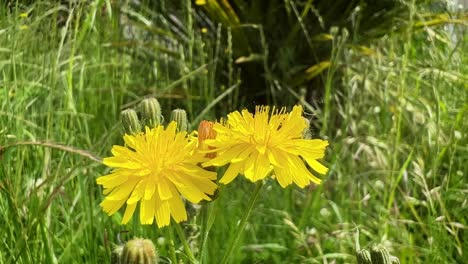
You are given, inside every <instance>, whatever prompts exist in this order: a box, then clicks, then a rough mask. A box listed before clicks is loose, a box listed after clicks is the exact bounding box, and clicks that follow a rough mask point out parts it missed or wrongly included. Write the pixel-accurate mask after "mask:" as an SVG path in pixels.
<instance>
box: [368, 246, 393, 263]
mask: <svg viewBox="0 0 468 264" xmlns="http://www.w3.org/2000/svg"><path fill="white" fill-rule="evenodd" d="M371 259H372V264H391V263H392V262H391V261H390V254H389V253H388V250H387V249H385V248H384V247H382V246H373V247H372V249H371Z"/></svg>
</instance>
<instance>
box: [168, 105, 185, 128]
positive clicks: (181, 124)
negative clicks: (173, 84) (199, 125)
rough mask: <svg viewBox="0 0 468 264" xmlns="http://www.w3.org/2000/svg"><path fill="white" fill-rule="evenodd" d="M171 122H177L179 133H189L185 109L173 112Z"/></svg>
mask: <svg viewBox="0 0 468 264" xmlns="http://www.w3.org/2000/svg"><path fill="white" fill-rule="evenodd" d="M171 121H176V122H177V130H178V131H187V129H188V121H187V113H186V112H185V110H184V109H174V110H172V112H171Z"/></svg>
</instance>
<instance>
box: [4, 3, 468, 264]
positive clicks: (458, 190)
mask: <svg viewBox="0 0 468 264" xmlns="http://www.w3.org/2000/svg"><path fill="white" fill-rule="evenodd" d="M158 3H159V4H157V6H156V9H154V8H153V9H152V8H149V7H147V5H149V4H150V3H146V4H147V5H139V6H132V5H127V6H117V5H115V3H113V2H111V1H94V2H88V3H79V4H77V5H72V4H60V3H49V2H41V1H39V2H37V3H34V4H32V5H28V6H26V5H21V4H19V3H14V4H12V5H11V6H9V7H7V6H6V5H2V6H0V74H1V75H0V76H1V77H0V105H1V106H0V146H9V145H11V144H15V143H18V142H26V141H27V142H30V141H34V142H38V141H40V142H45V141H46V142H54V143H56V144H61V145H65V146H69V147H72V148H75V150H73V149H72V151H71V152H64V151H62V150H58V149H56V148H50V147H47V146H37V145H36V146H16V147H12V148H8V149H6V150H5V153H3V156H2V159H1V160H0V196H1V198H0V231H1V233H2V234H3V235H2V236H1V238H0V262H2V263H3V262H5V263H105V262H108V261H109V258H110V250H111V244H112V243H116V242H117V239H116V237H117V234H118V233H119V232H120V231H123V230H127V231H129V232H128V234H127V235H125V234H122V238H123V239H124V240H125V239H127V238H129V237H133V236H143V237H146V238H149V239H152V240H153V241H154V242H155V243H156V242H157V247H158V249H159V251H160V255H162V256H166V257H168V256H169V254H170V250H171V247H170V243H169V240H170V238H171V237H176V234H175V232H174V233H173V231H172V230H171V229H170V228H164V229H157V228H156V226H140V225H139V224H138V220H135V221H133V222H132V223H131V224H129V225H126V226H121V225H119V222H120V217H121V216H120V215H119V214H116V215H114V216H112V217H109V216H107V215H106V214H105V213H104V212H102V211H101V209H100V207H99V203H100V201H101V200H102V198H103V197H102V195H101V190H100V189H99V188H98V186H97V185H96V183H95V178H96V177H97V176H99V175H103V174H105V173H106V172H108V169H107V168H105V167H104V166H101V165H100V164H99V163H97V162H95V161H92V160H90V159H87V158H86V157H84V156H83V155H80V154H79V153H78V154H77V153H75V152H76V151H77V150H78V149H83V150H87V151H90V152H92V153H94V154H96V155H98V156H100V157H104V156H107V155H109V150H110V148H111V146H112V145H113V144H121V143H122V139H121V135H122V133H123V131H122V130H121V128H120V125H119V121H118V120H119V113H120V111H121V110H122V109H124V108H126V107H132V106H134V105H135V104H136V103H138V102H139V100H141V99H142V98H144V97H145V96H149V95H153V96H156V97H157V98H158V99H159V101H160V102H161V105H162V107H163V112H164V114H165V115H166V117H167V114H168V113H169V112H170V110H171V109H173V108H176V107H181V108H185V109H186V110H187V111H188V114H189V116H190V118H191V120H193V123H192V127H193V128H195V127H196V126H197V122H198V121H199V120H200V119H202V118H207V119H214V118H219V117H221V116H223V115H224V114H226V113H227V112H229V111H231V110H235V109H239V108H240V107H243V106H247V107H251V106H252V105H253V104H255V102H249V101H244V99H243V98H244V97H243V95H242V94H241V93H239V90H238V87H239V85H238V84H239V82H240V80H239V69H238V68H237V66H236V65H235V63H234V58H233V53H232V52H233V51H232V42H231V39H232V38H231V33H230V31H229V30H228V29H226V28H223V27H221V26H217V25H216V26H214V27H213V28H214V29H216V30H212V29H213V28H210V31H209V32H207V33H203V32H201V31H200V28H198V27H197V25H196V23H195V22H194V19H195V18H194V12H193V10H194V7H193V6H192V5H191V2H189V1H182V3H181V4H180V8H179V12H178V13H175V14H170V13H169V11H168V9H167V7H166V5H165V2H164V1H161V2H158ZM407 8H408V10H409V11H410V12H408V17H407V18H406V20H407V21H406V22H407V23H408V25H410V26H408V27H407V28H406V29H405V30H404V31H403V32H401V31H398V32H387V33H386V34H385V35H384V36H383V37H382V38H379V39H376V40H373V41H371V42H369V43H362V42H359V43H357V42H354V40H353V37H352V36H351V37H350V36H348V35H349V34H346V32H345V31H342V30H341V31H340V30H338V31H337V32H333V34H332V35H334V39H333V41H331V45H332V57H331V59H330V62H331V66H330V69H329V71H328V72H327V73H325V72H324V73H322V74H324V75H323V76H322V77H323V78H322V80H324V81H323V83H321V84H320V85H321V87H323V90H324V93H323V97H320V98H313V100H309V99H307V98H305V97H304V96H302V95H301V92H300V91H299V90H295V89H289V90H288V89H286V87H285V90H287V91H289V93H288V96H287V97H284V98H277V99H278V101H279V102H300V103H302V104H304V105H305V108H306V109H307V116H308V117H310V119H311V120H312V132H313V134H314V136H315V137H324V138H327V139H328V140H329V141H330V143H331V146H330V149H329V151H328V154H327V157H326V159H325V161H326V162H327V163H328V166H329V167H330V173H329V175H328V176H327V178H326V180H325V182H324V184H322V185H321V186H312V187H310V188H306V189H304V190H302V189H298V188H296V187H289V188H287V189H282V188H280V187H279V186H278V184H276V183H275V182H274V181H268V182H267V186H266V187H264V189H263V191H262V193H261V194H260V197H259V202H258V204H257V206H256V208H255V211H254V212H253V214H252V216H251V219H250V221H249V223H248V225H247V228H246V231H245V233H244V236H243V238H242V243H241V244H242V246H241V247H240V248H239V249H237V250H236V254H235V256H234V259H233V263H241V262H242V263H255V262H262V263H333V262H338V263H353V262H354V252H355V250H356V249H357V248H358V247H365V246H368V245H370V244H372V243H382V244H384V245H386V246H387V248H388V249H389V250H390V251H391V253H392V254H393V255H396V256H398V257H400V260H401V262H402V263H463V261H465V260H466V259H467V256H466V252H468V248H467V245H466V237H467V236H466V228H467V222H466V215H467V214H468V212H467V209H466V208H467V206H466V203H467V198H466V193H467V192H468V186H467V183H466V182H467V181H466V179H467V174H468V167H467V166H468V165H467V163H466V160H467V158H468V148H467V146H468V142H467V134H466V133H467V131H468V122H467V121H466V118H464V116H465V115H466V114H467V111H468V102H467V100H468V98H467V86H466V83H468V80H467V77H466V73H467V72H468V69H467V67H468V66H467V65H468V60H467V57H466V55H464V54H466V53H467V51H468V50H467V47H466V28H464V27H463V26H462V25H457V24H455V26H454V27H453V32H450V31H448V30H447V29H446V28H444V26H445V24H444V23H442V24H441V25H439V26H428V25H426V24H424V23H423V24H420V23H421V22H424V21H426V20H431V19H434V18H433V17H425V16H421V15H420V14H421V12H422V11H424V12H426V11H427V10H426V9H424V8H422V7H418V6H414V5H411V4H408V6H407ZM152 10H158V12H156V13H155V12H153V11H152ZM420 11H421V12H420ZM24 14H27V15H24ZM454 15H455V14H454ZM418 23H419V24H418ZM148 32H150V33H151V34H150V33H148ZM74 151H75V152H74ZM253 189H254V184H251V183H249V182H247V181H245V180H240V179H239V180H237V181H235V182H234V183H233V184H230V185H228V186H225V187H223V188H222V189H221V191H220V195H219V198H218V199H217V200H216V201H215V202H214V203H211V204H209V205H208V206H210V207H211V211H212V213H213V214H212V215H213V216H214V217H215V218H214V220H213V221H214V222H213V227H212V229H211V231H210V233H209V236H208V238H207V242H206V243H207V244H206V247H207V252H206V256H205V258H204V261H205V263H217V262H218V261H219V260H220V258H221V256H222V255H223V252H224V250H225V249H226V246H227V245H226V242H227V240H228V239H227V238H228V237H229V236H230V235H232V234H233V233H234V231H235V229H236V225H237V222H238V220H239V219H240V217H241V216H242V214H243V212H244V211H245V209H246V203H247V201H246V197H248V195H249V194H250V192H252V191H253ZM204 206H207V205H204ZM189 208H190V219H191V220H190V221H189V222H188V223H186V224H184V225H183V227H184V230H185V231H186V235H187V237H188V239H189V242H190V243H191V246H192V247H193V250H194V253H195V255H197V254H198V252H199V249H200V246H201V245H200V232H201V230H200V223H201V222H202V221H205V220H206V218H203V217H204V216H203V215H200V214H199V211H198V209H197V208H192V207H189ZM175 242H176V248H175V249H176V254H177V256H178V258H179V259H181V260H183V261H186V258H185V257H184V256H183V255H184V253H183V250H182V247H181V244H180V243H178V240H177V239H175Z"/></svg>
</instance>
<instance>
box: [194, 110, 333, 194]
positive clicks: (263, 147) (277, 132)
mask: <svg viewBox="0 0 468 264" xmlns="http://www.w3.org/2000/svg"><path fill="white" fill-rule="evenodd" d="M302 111H303V110H302V107H301V106H294V107H293V109H292V111H291V112H290V113H287V112H286V109H285V108H282V109H280V110H278V109H275V108H273V109H272V110H271V111H270V107H268V106H257V107H256V111H255V114H251V113H249V111H247V110H242V112H238V111H235V112H232V113H230V114H228V116H227V122H226V123H224V124H223V123H216V124H214V126H213V129H214V131H216V138H215V139H211V140H206V141H205V144H206V145H208V146H210V147H212V148H213V151H214V152H216V154H217V156H216V158H214V159H211V160H209V161H207V162H205V163H203V166H223V165H226V164H230V165H229V168H228V169H227V170H226V172H225V174H224V176H223V177H222V178H221V180H220V183H224V184H228V183H230V182H231V181H232V180H234V179H235V178H236V177H237V175H238V174H243V175H244V176H245V177H246V178H247V179H249V180H251V181H252V182H255V181H258V180H262V179H264V178H265V177H267V176H268V175H271V174H270V173H272V172H273V175H274V176H275V177H276V179H277V181H278V183H279V184H280V185H281V187H286V186H288V185H290V184H291V183H293V182H294V183H295V184H297V185H298V186H299V187H301V188H303V187H305V186H307V185H309V184H310V183H311V182H313V183H316V184H320V182H321V180H320V179H319V178H317V177H316V176H315V175H313V174H312V173H311V172H310V171H309V170H308V169H307V167H306V164H305V163H307V164H308V165H309V166H310V167H311V168H312V169H313V170H314V171H316V172H318V173H320V174H325V173H326V172H327V170H328V169H327V168H326V167H325V166H324V165H322V164H321V163H319V162H318V161H317V159H321V158H323V156H324V153H325V148H326V147H327V145H328V142H327V141H324V140H320V139H305V138H304V130H305V129H306V126H307V123H306V121H305V119H304V118H303V117H302Z"/></svg>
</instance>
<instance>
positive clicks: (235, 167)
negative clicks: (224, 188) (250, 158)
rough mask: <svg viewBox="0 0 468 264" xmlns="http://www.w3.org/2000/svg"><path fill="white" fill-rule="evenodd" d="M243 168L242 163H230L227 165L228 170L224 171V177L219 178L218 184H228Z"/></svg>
mask: <svg viewBox="0 0 468 264" xmlns="http://www.w3.org/2000/svg"><path fill="white" fill-rule="evenodd" d="M243 166H244V164H242V163H232V164H231V165H229V168H228V169H227V170H226V172H225V173H224V176H223V177H222V178H221V180H219V182H220V183H222V184H228V183H230V182H231V181H232V180H234V179H235V178H236V177H237V175H239V172H240V171H241V168H242V167H243Z"/></svg>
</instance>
